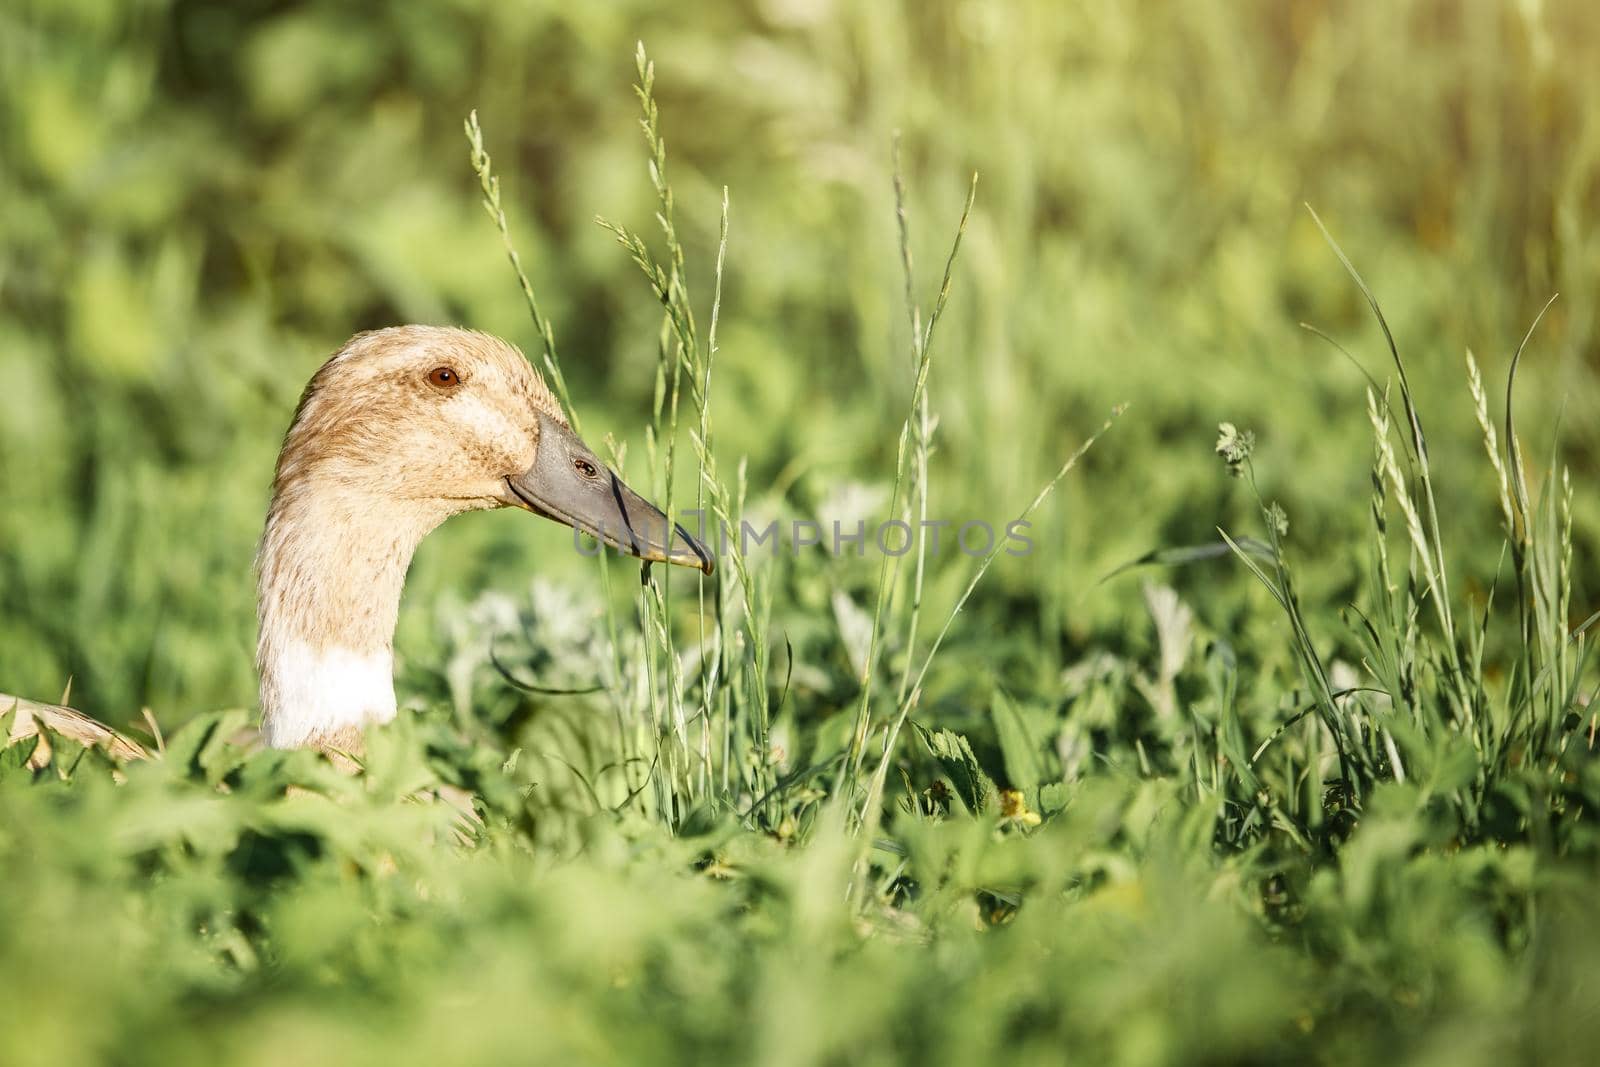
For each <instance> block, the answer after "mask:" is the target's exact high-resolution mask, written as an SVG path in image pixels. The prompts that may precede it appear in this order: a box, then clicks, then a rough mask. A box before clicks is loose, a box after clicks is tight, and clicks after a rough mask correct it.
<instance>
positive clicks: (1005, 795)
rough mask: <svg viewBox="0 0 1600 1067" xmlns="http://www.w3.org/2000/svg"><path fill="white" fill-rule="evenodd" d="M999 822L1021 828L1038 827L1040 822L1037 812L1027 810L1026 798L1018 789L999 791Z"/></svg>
mask: <svg viewBox="0 0 1600 1067" xmlns="http://www.w3.org/2000/svg"><path fill="white" fill-rule="evenodd" d="M1000 820H1001V821H1002V822H1014V823H1017V824H1019V825H1022V826H1038V825H1039V823H1040V821H1041V820H1040V818H1039V813H1038V812H1036V811H1029V810H1028V798H1027V797H1025V796H1023V795H1022V790H1020V789H1002V790H1000Z"/></svg>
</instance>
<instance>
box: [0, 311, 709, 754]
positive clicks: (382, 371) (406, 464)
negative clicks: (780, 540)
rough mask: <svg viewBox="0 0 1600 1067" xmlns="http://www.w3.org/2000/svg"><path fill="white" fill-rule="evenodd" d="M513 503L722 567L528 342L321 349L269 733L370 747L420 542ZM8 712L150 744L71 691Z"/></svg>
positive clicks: (283, 545) (273, 540) (264, 732)
mask: <svg viewBox="0 0 1600 1067" xmlns="http://www.w3.org/2000/svg"><path fill="white" fill-rule="evenodd" d="M508 507H509V508H519V509H521V510H524V511H527V512H529V513H531V514H533V515H537V516H540V517H542V518H545V519H550V520H554V521H556V522H559V523H563V524H565V525H567V526H570V527H572V528H573V529H574V530H577V531H581V532H582V533H585V534H588V535H590V536H592V537H594V538H596V539H597V540H598V541H600V542H602V543H603V544H606V545H609V546H610V547H612V548H614V549H617V550H618V551H621V552H624V553H626V554H628V555H631V556H635V557H638V558H639V559H641V560H643V561H645V563H646V566H648V565H649V564H650V563H653V562H659V563H665V564H670V565H676V566H686V567H694V568H696V569H698V570H700V571H702V572H704V573H705V574H708V575H709V574H711V573H713V571H714V567H715V564H714V561H713V559H712V556H711V554H710V552H709V551H708V550H707V549H706V548H705V546H704V545H703V544H701V542H700V541H698V540H697V539H696V538H695V537H693V536H692V535H691V534H690V533H689V532H688V531H687V530H685V529H684V528H683V526H682V525H680V524H677V523H669V521H668V519H667V516H666V515H665V514H664V513H663V512H662V511H661V509H660V508H658V507H656V506H655V505H654V504H652V503H650V502H649V501H647V500H646V499H645V498H643V497H642V496H640V495H639V494H638V493H636V492H634V491H633V490H632V489H630V488H629V487H628V486H627V485H626V483H624V482H623V480H622V479H621V478H620V477H619V476H618V475H617V474H616V472H615V471H613V470H612V469H611V468H609V467H608V466H607V465H606V464H605V463H603V462H602V461H601V460H600V459H599V458H598V457H597V456H596V455H595V454H594V452H593V451H592V450H591V449H590V448H589V447H588V446H587V445H586V444H584V442H583V440H582V439H581V438H580V437H579V436H578V434H577V433H576V432H574V430H573V428H572V426H571V424H570V422H569V421H568V419H567V417H566V414H565V413H564V411H563V409H562V406H561V404H560V402H559V401H558V400H557V399H556V397H555V395H554V394H553V393H552V392H551V391H550V389H549V388H548V387H547V386H546V384H545V382H544V379H543V378H542V377H541V376H540V374H539V372H538V371H537V370H536V369H535V368H534V367H533V365H532V363H530V362H529V361H528V359H527V358H526V357H525V356H524V355H523V354H522V352H521V351H520V350H519V349H518V348H517V347H516V346H515V345H513V344H511V343H509V342H507V341H504V340H502V339H500V338H498V337H495V336H492V335H490V334H487V333H483V332H480V331H477V330H471V329H464V328H460V327H446V326H426V325H409V326H394V327H388V328H385V329H380V330H372V331H367V332H363V333H358V334H356V335H355V336H354V337H352V338H350V340H349V341H347V342H346V343H345V344H344V345H343V346H341V347H340V348H339V349H338V351H336V352H335V353H334V354H333V355H332V356H331V357H330V358H329V359H328V360H327V361H326V362H324V363H323V364H322V366H321V367H320V368H319V369H318V370H317V371H316V373H315V374H313V375H312V377H311V380H310V382H309V383H308V384H307V385H306V388H305V390H304V392H303V393H302V394H301V397H300V401H299V404H298V405H297V406H296V408H295V412H294V415H293V418H292V419H291V421H290V424H289V429H288V432H287V433H286V434H285V435H284V440H283V445H282V448H281V450H280V451H279V453H278V460H277V464H276V467H275V470H274V474H273V479H272V491H271V497H270V502H269V504H268V507H267V516H266V523H265V528H264V530H263V532H262V536H261V541H260V546H259V549H258V552H257V556H256V614H257V621H258V628H257V640H256V656H255V665H256V671H257V675H258V677H259V680H260V690H259V698H260V708H261V718H260V728H259V730H260V740H261V743H263V744H264V745H266V746H267V747H271V748H277V749H295V748H315V749H321V750H324V751H326V752H329V753H331V754H339V755H340V756H343V757H348V756H351V755H356V756H359V755H360V753H361V752H362V750H363V738H364V735H365V732H366V731H367V730H368V729H370V728H371V727H374V726H377V725H381V724H383V723H387V722H390V721H392V720H393V719H394V718H395V716H396V714H397V705H396V701H395V693H394V678H393V671H394V629H395V622H396V619H397V617H398V614H399V608H400V598H401V593H402V591H403V588H404V585H405V578H406V572H407V570H408V569H409V568H410V565H411V559H412V556H413V554H414V553H415V552H416V550H417V547H418V546H419V545H420V544H421V543H422V540H423V539H424V538H425V537H426V536H427V535H428V534H429V533H431V532H432V531H433V530H435V529H436V528H438V527H439V526H440V525H441V524H443V523H444V522H445V520H447V519H450V518H452V517H454V516H456V515H460V514H463V513H465V512H470V511H486V510H491V509H497V508H508ZM574 557H575V558H578V553H576V552H575V553H574ZM8 708H14V709H15V710H16V712H17V715H16V718H15V721H14V722H13V724H12V728H11V730H10V739H11V740H12V741H16V740H19V739H21V738H22V737H25V736H30V735H31V734H33V733H37V732H38V731H39V724H41V723H42V724H43V725H44V726H45V727H47V728H49V729H52V730H56V731H58V732H61V733H63V734H65V735H66V736H69V737H72V738H74V739H75V740H79V741H80V742H82V743H85V744H99V745H101V746H102V747H103V748H105V749H106V750H107V751H108V752H111V753H112V754H113V755H115V756H119V757H121V758H137V757H138V756H142V755H144V754H146V753H145V752H144V751H143V749H142V747H141V746H139V745H138V743H137V742H135V741H133V740H132V739H130V738H127V737H125V736H124V735H122V734H120V733H119V732H117V731H115V730H111V729H110V728H109V727H106V726H105V725H104V724H101V723H99V722H97V721H96V720H94V719H92V718H90V717H88V716H86V715H83V714H82V713H81V712H77V711H75V710H73V709H71V708H69V707H66V706H64V705H49V704H39V703H36V702H31V701H23V700H20V699H18V698H13V697H7V696H5V695H3V694H0V714H3V713H5V712H6V711H7V710H8Z"/></svg>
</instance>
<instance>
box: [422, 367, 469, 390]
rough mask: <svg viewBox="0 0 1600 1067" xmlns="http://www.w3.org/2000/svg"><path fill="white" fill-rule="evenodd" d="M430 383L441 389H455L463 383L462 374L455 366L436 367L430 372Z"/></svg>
mask: <svg viewBox="0 0 1600 1067" xmlns="http://www.w3.org/2000/svg"><path fill="white" fill-rule="evenodd" d="M428 384H429V385H432V386H435V387H436V388H439V389H454V388H455V387H456V386H458V385H460V384H461V375H459V374H457V373H456V369H455V368H454V367H435V368H433V369H432V370H431V371H429V372H428Z"/></svg>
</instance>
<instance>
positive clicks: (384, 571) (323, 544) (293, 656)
mask: <svg viewBox="0 0 1600 1067" xmlns="http://www.w3.org/2000/svg"><path fill="white" fill-rule="evenodd" d="M437 523H438V520H437V519H435V518H431V517H429V516H425V515H421V514H414V513H408V512H399V513H397V509H396V507H395V504H394V502H392V501H388V500H384V499H382V498H377V497H369V496H364V495H362V494H352V493H349V492H348V491H347V490H345V489H343V488H339V489H336V490H329V491H322V492H318V491H316V489H315V488H313V487H311V486H306V485H298V486H297V485H292V484H291V485H287V486H285V485H281V484H280V485H279V486H278V487H277V488H276V490H275V492H274V494H273V499H272V506H271V508H270V509H269V511H268V513H267V526H266V532H265V534H264V535H263V537H262V541H261V554H260V557H259V559H258V565H259V570H260V574H259V578H258V585H257V591H256V609H257V613H258V616H259V621H260V633H259V636H258V638H257V644H256V667H257V669H258V670H259V672H260V675H261V712H262V719H261V732H262V736H263V739H264V740H265V741H266V743H267V744H268V745H270V746H272V747H274V748H300V747H306V746H321V747H326V748H338V749H344V750H346V751H359V749H360V743H361V730H362V728H363V727H365V726H367V725H369V724H372V723H381V722H388V721H389V720H391V719H393V718H394V716H395V699H394V651H393V649H394V627H395V618H396V616H397V615H398V614H399V610H400V593H401V590H402V588H403V587H404V585H405V577H406V570H407V568H409V567H410V565H411V557H412V554H413V553H414V552H415V551H416V548H417V545H418V543H419V542H421V540H422V538H423V537H424V536H425V535H426V534H427V533H428V531H429V530H431V529H432V528H433V527H434V526H435V525H437Z"/></svg>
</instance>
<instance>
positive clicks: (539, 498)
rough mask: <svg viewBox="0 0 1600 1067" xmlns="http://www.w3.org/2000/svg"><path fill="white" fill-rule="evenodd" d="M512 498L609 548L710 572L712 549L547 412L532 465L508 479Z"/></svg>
mask: <svg viewBox="0 0 1600 1067" xmlns="http://www.w3.org/2000/svg"><path fill="white" fill-rule="evenodd" d="M506 485H507V487H508V488H509V489H510V490H511V495H512V498H513V502H514V503H516V504H518V505H520V506H522V507H525V508H527V509H528V510H529V511H531V512H533V513H534V514H536V515H543V516H544V517H545V518H548V519H555V520H556V521H557V522H562V523H565V524H567V525H568V526H571V527H573V528H575V529H578V530H582V531H583V532H584V533H587V534H592V535H594V536H595V537H598V538H599V539H600V540H601V541H604V542H605V543H606V544H608V545H610V546H611V547H613V548H615V549H618V550H620V551H622V552H626V553H628V554H629V555H633V556H638V557H639V558H640V559H645V560H651V561H654V562H657V563H676V564H678V565H679V566H683V567H694V568H695V569H697V570H701V571H704V572H705V573H706V574H710V573H711V572H712V570H713V569H714V566H713V564H712V560H711V553H710V552H708V551H706V549H705V546H704V545H702V544H700V542H698V541H696V540H695V539H694V538H693V537H691V536H689V532H688V531H687V530H685V529H684V528H683V527H682V526H680V525H677V524H674V525H673V527H672V531H671V534H670V535H669V534H668V531H667V517H666V516H665V515H664V514H662V512H661V509H660V508H658V507H656V506H655V505H654V504H652V503H650V502H649V501H648V500H646V499H645V498H644V497H642V496H640V495H639V494H638V493H635V492H634V491H633V490H632V489H629V488H628V487H627V486H626V485H624V484H623V482H622V479H621V478H618V477H617V476H616V473H615V472H613V471H612V470H611V469H610V468H609V467H607V466H606V465H605V464H604V463H601V462H600V460H599V459H597V458H596V457H595V454H594V453H593V452H591V451H589V448H588V446H587V445H585V444H584V443H583V441H582V440H580V439H579V437H578V435H577V434H575V433H573V432H572V431H571V430H570V429H568V428H567V427H565V426H563V425H561V424H560V423H559V422H557V421H556V420H555V419H552V418H551V417H549V416H548V415H544V414H541V415H540V416H539V451H538V455H537V456H536V457H535V459H534V461H533V466H531V467H529V468H528V469H527V470H525V471H523V472H522V473H521V474H518V475H513V476H511V477H509V478H507V479H506Z"/></svg>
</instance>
